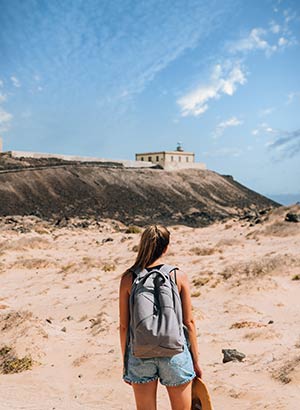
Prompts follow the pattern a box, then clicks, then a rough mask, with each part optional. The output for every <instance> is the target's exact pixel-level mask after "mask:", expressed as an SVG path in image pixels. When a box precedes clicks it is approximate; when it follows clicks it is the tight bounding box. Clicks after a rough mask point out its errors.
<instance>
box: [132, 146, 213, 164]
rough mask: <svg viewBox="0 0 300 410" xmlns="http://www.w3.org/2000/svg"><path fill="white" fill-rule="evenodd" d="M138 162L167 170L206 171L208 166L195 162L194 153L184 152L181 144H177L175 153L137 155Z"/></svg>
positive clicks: (159, 152) (158, 152)
mask: <svg viewBox="0 0 300 410" xmlns="http://www.w3.org/2000/svg"><path fill="white" fill-rule="evenodd" d="M135 159H136V161H147V162H152V163H153V164H157V165H160V166H161V167H162V168H164V169H166V170H172V169H185V168H197V169H206V165H205V164H204V163H201V162H195V154H194V153H193V152H188V151H184V150H183V148H182V146H181V144H180V143H178V144H177V148H176V150H175V151H154V152H143V153H139V154H135Z"/></svg>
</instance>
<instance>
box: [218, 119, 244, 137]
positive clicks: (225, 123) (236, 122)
mask: <svg viewBox="0 0 300 410" xmlns="http://www.w3.org/2000/svg"><path fill="white" fill-rule="evenodd" d="M241 124H243V121H241V120H239V119H238V118H236V117H232V118H229V119H228V120H226V121H222V122H220V123H219V124H218V125H217V127H216V129H215V131H214V133H213V138H218V137H220V136H222V135H223V133H224V131H225V129H226V128H228V127H236V126H237V125H241Z"/></svg>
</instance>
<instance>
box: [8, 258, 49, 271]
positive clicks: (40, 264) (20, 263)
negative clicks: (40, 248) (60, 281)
mask: <svg viewBox="0 0 300 410" xmlns="http://www.w3.org/2000/svg"><path fill="white" fill-rule="evenodd" d="M55 267H57V263H56V262H54V261H51V260H49V259H41V258H30V259H20V260H17V261H16V262H14V263H13V264H12V265H11V268H17V269H20V268H23V269H46V268H55Z"/></svg>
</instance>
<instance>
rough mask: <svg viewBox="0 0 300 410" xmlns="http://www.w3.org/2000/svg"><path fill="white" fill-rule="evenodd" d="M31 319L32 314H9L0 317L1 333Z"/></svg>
mask: <svg viewBox="0 0 300 410" xmlns="http://www.w3.org/2000/svg"><path fill="white" fill-rule="evenodd" d="M31 318H32V312H28V311H23V312H9V313H6V314H3V315H0V329H1V331H4V330H10V329H12V328H16V327H18V326H20V325H21V324H23V323H24V322H25V321H27V320H28V319H31Z"/></svg>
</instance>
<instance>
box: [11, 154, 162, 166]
mask: <svg viewBox="0 0 300 410" xmlns="http://www.w3.org/2000/svg"><path fill="white" fill-rule="evenodd" d="M9 154H11V156H12V157H13V158H36V159H39V158H58V159H61V160H64V161H77V162H94V163H95V162H99V163H102V162H103V163H116V164H121V165H123V166H124V167H125V168H152V167H154V166H155V164H153V163H152V162H148V161H134V160H127V159H122V160H119V159H114V160H112V159H106V158H98V157H81V156H77V155H64V154H49V153H42V152H29V151H9Z"/></svg>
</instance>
